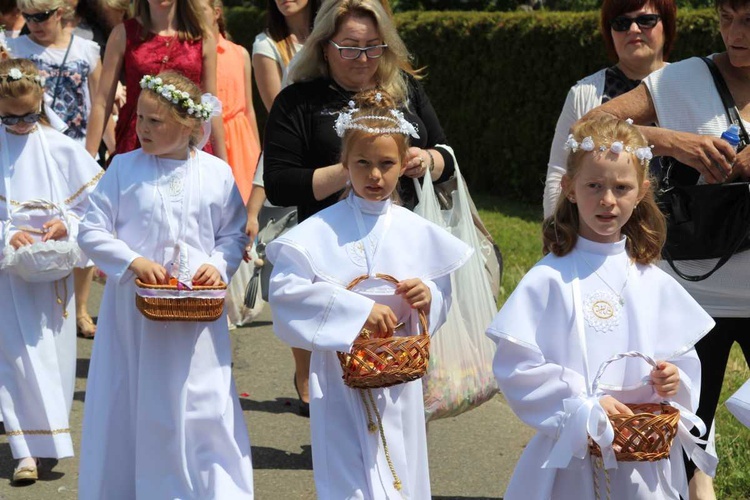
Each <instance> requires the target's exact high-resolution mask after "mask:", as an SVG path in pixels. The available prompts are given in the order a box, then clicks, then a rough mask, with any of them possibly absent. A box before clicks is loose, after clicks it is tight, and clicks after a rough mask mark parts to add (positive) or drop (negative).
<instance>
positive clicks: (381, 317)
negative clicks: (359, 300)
mask: <svg viewBox="0 0 750 500" xmlns="http://www.w3.org/2000/svg"><path fill="white" fill-rule="evenodd" d="M396 323H398V318H397V317H396V315H395V314H394V313H393V311H392V310H391V308H390V307H388V306H384V305H383V304H375V305H374V306H372V311H370V315H369V316H368V317H367V321H365V324H364V325H363V326H362V329H363V330H367V331H369V332H370V337H377V338H385V337H392V336H393V329H394V328H395V327H396Z"/></svg>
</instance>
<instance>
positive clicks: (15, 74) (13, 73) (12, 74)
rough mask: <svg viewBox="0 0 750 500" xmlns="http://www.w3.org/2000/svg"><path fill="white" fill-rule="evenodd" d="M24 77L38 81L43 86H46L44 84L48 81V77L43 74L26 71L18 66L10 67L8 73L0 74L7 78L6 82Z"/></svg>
mask: <svg viewBox="0 0 750 500" xmlns="http://www.w3.org/2000/svg"><path fill="white" fill-rule="evenodd" d="M22 78H26V79H27V80H31V81H32V82H34V83H36V84H37V85H39V86H40V87H42V88H44V84H45V83H46V81H47V79H46V78H44V77H43V76H42V75H39V74H36V75H35V74H32V73H24V72H23V71H21V70H20V69H18V68H10V69H9V70H8V73H7V74H4V75H2V74H0V79H2V80H5V81H6V82H17V81H18V80H21V79H22Z"/></svg>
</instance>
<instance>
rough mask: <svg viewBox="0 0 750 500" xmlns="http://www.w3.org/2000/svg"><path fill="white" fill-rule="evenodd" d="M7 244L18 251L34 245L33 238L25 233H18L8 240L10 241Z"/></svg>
mask: <svg viewBox="0 0 750 500" xmlns="http://www.w3.org/2000/svg"><path fill="white" fill-rule="evenodd" d="M8 243H10V244H11V246H12V247H13V248H15V249H16V250H18V249H19V248H21V247H23V246H26V245H31V244H32V243H34V237H33V236H31V235H30V234H29V233H27V232H25V231H18V232H17V233H16V234H14V235H13V236H12V237H11V238H10V241H9V242H8Z"/></svg>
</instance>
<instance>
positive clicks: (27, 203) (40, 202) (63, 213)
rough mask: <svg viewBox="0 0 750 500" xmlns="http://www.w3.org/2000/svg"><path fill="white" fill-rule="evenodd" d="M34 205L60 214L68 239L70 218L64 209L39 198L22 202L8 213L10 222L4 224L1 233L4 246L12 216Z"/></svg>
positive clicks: (52, 202)
mask: <svg viewBox="0 0 750 500" xmlns="http://www.w3.org/2000/svg"><path fill="white" fill-rule="evenodd" d="M8 203H10V201H8ZM35 205H36V206H40V205H41V206H44V208H45V209H46V208H54V209H56V210H57V211H58V212H59V213H60V216H61V217H62V219H63V222H64V223H65V228H66V230H67V231H68V237H70V218H69V217H68V213H67V211H66V210H65V209H63V207H62V206H61V205H58V204H57V203H55V202H54V201H49V200H43V199H41V198H38V199H34V200H27V201H22V202H20V203H19V204H18V205H17V206H16V207H15V208H13V209H12V210H11V211H10V212H9V213H10V220H8V223H7V224H5V230H4V231H3V239H4V240H5V242H6V244H7V243H8V236H10V228H11V225H12V221H13V215H15V214H16V213H18V212H20V211H21V210H23V209H24V208H26V207H29V206H32V207H33V206H35Z"/></svg>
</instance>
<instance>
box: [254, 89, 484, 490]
mask: <svg viewBox="0 0 750 500" xmlns="http://www.w3.org/2000/svg"><path fill="white" fill-rule="evenodd" d="M355 100H356V101H357V102H358V103H359V104H360V105H362V109H359V110H353V111H351V112H347V113H342V114H341V115H340V117H339V120H338V121H337V132H338V134H339V136H343V148H342V149H343V152H342V164H343V165H344V167H345V168H346V169H347V172H348V175H349V179H350V182H351V187H352V190H351V192H350V193H349V195H348V196H347V197H346V199H344V200H343V201H340V202H339V203H337V204H335V205H333V206H331V207H329V208H327V209H325V210H322V211H321V212H319V213H317V214H316V215H314V216H312V217H310V218H309V219H307V220H305V221H304V222H303V223H302V224H300V225H299V226H297V227H295V228H293V229H292V230H290V231H289V232H287V233H285V234H284V235H283V236H281V237H279V238H277V239H275V240H274V241H273V242H272V243H271V244H269V246H268V248H267V256H268V258H269V259H270V260H271V262H273V265H274V270H273V275H272V277H271V283H270V304H271V311H272V313H273V324H274V331H275V332H276V334H277V335H278V336H279V337H280V338H281V339H282V340H284V341H285V342H287V343H288V344H290V345H291V346H292V347H298V348H301V349H307V350H310V351H312V359H311V365H310V420H311V426H312V453H313V474H314V477H315V486H316V489H317V494H318V497H319V498H325V499H336V500H339V499H350V498H351V499H355V498H356V499H395V498H409V499H429V498H430V478H429V469H428V462H427V442H426V436H425V419H424V403H423V397H422V382H421V380H415V381H412V382H408V383H405V384H401V385H396V386H392V387H389V388H384V389H373V390H372V395H373V397H374V401H375V404H376V406H377V410H378V412H379V413H380V415H381V416H382V430H383V433H384V436H385V440H386V443H387V449H384V446H383V443H382V442H381V436H380V435H379V432H378V431H377V429H375V428H373V430H371V431H368V416H367V413H368V412H367V410H366V409H365V407H364V405H363V400H362V398H363V396H362V395H361V394H360V391H358V390H357V389H352V388H349V387H347V386H346V385H345V384H344V381H343V380H342V375H343V371H342V368H341V365H340V363H339V360H338V358H337V355H336V352H337V351H341V352H349V351H350V350H351V348H352V343H353V342H354V340H355V339H356V338H357V336H358V335H359V333H360V331H361V330H362V329H363V328H366V329H368V330H370V331H371V332H373V335H376V336H390V335H393V334H394V333H393V330H394V326H395V325H396V324H397V323H398V322H405V323H406V324H407V325H408V328H407V330H409V332H406V333H411V332H416V314H415V308H425V310H426V312H428V313H429V315H428V316H429V331H430V333H432V332H434V331H435V330H436V329H437V328H438V327H440V325H441V324H442V322H443V321H444V320H445V316H446V312H447V310H448V308H449V306H450V273H452V272H453V271H455V270H456V269H458V268H459V267H460V266H462V265H463V264H464V263H465V262H466V261H467V260H468V259H469V257H470V256H471V253H472V250H471V249H470V247H469V246H468V245H466V244H464V243H463V242H461V241H460V240H458V239H457V238H455V237H453V236H452V235H450V234H449V233H448V232H446V231H445V230H443V229H442V228H439V227H438V226H436V225H433V224H432V223H430V222H428V221H426V220H425V219H422V218H421V217H419V216H418V215H415V214H414V213H412V212H410V211H409V210H406V209H404V208H402V207H399V206H396V205H395V204H393V203H392V202H391V200H390V196H391V193H392V192H393V190H394V189H395V187H396V184H397V182H398V178H399V177H400V175H401V174H402V173H403V171H404V169H405V165H406V164H405V155H406V152H407V148H408V142H407V139H408V137H407V134H409V133H411V134H415V133H416V132H415V131H414V129H413V127H411V128H410V124H408V123H407V122H405V121H404V120H403V117H399V116H398V115H393V114H391V111H390V109H392V108H393V103H392V102H391V100H390V97H388V96H386V95H385V93H376V92H375V91H369V92H365V93H363V94H358V95H357V96H356V97H355ZM389 108H390V109H389ZM377 273H383V274H388V275H391V276H393V277H395V278H396V279H399V280H401V281H400V282H399V285H398V286H397V287H395V290H394V286H393V285H391V284H390V283H387V282H384V281H382V280H377V279H367V280H366V281H364V282H363V283H361V284H359V285H357V287H356V288H354V289H353V290H352V291H349V290H347V289H346V287H347V285H349V283H350V282H351V281H352V280H353V279H354V278H357V277H359V276H362V275H368V276H371V277H372V276H374V275H375V274H377ZM401 332H402V331H401V330H400V331H399V332H398V333H397V334H399V333H401ZM386 455H388V457H389V458H390V463H389V460H388V458H387V457H386ZM391 466H392V470H391Z"/></svg>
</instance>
